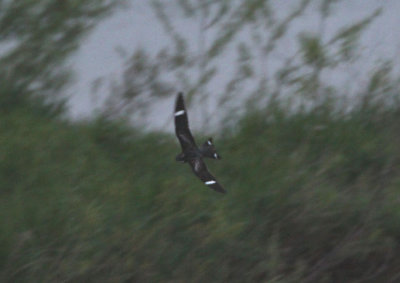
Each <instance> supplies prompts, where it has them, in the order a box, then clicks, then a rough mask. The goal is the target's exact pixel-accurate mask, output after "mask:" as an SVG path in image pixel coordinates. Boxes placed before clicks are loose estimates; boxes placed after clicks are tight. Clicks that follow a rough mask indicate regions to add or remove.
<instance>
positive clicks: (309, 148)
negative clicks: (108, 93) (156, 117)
mask: <svg viewBox="0 0 400 283" xmlns="http://www.w3.org/2000/svg"><path fill="white" fill-rule="evenodd" d="M14 2H15V3H14ZM50 2H52V1H36V2H33V1H25V2H23V1H22V2H19V4H17V2H16V1H1V2H0V3H1V5H2V8H5V7H6V8H7V7H8V9H10V10H8V11H11V12H12V11H14V13H15V12H16V11H19V12H21V13H22V11H25V12H26V15H25V14H24V13H25V12H24V13H22V14H23V15H24V17H22V18H20V19H19V20H17V19H16V21H15V28H13V29H8V31H7V29H5V28H4V25H2V24H1V23H2V22H4V21H5V20H4V19H5V18H6V17H3V16H4V15H6V13H5V12H4V11H6V10H7V9H5V10H4V9H1V10H0V11H1V12H0V13H3V14H2V15H0V34H1V36H2V37H1V38H4V39H5V38H13V39H15V40H17V41H16V42H17V43H16V45H15V46H14V47H15V48H11V49H10V50H9V51H8V52H6V53H5V55H4V54H3V56H2V58H0V70H1V72H2V73H4V74H7V76H6V77H2V79H1V80H2V81H1V84H0V98H1V101H0V106H1V108H2V111H0V148H1V149H2V150H1V152H0V281H1V282H207V281H210V282H398V281H399V280H400V268H399V266H400V258H399V256H398V254H399V253H400V224H399V223H400V206H399V202H400V198H399V194H400V159H399V157H398V156H400V149H399V146H398V144H399V142H400V107H399V106H400V102H399V99H398V94H399V89H400V85H399V80H398V78H396V76H394V74H393V71H392V66H391V64H390V63H389V62H382V64H381V65H380V66H378V67H377V68H376V69H375V70H373V71H372V72H371V73H370V77H368V78H366V79H365V80H366V81H367V82H368V83H367V84H366V85H365V86H363V87H360V89H359V93H358V96H357V97H354V98H353V100H352V103H351V104H350V105H349V104H347V103H348V100H346V99H344V98H340V97H339V96H337V94H340V93H342V92H341V90H340V89H339V90H338V89H333V88H332V87H328V86H326V85H325V84H324V81H323V80H322V79H321V74H322V72H323V71H324V70H326V69H329V68H335V66H338V65H340V64H342V63H343V64H347V63H348V62H350V61H352V60H354V58H355V57H356V55H355V53H354V52H356V51H357V49H356V48H355V47H354V46H356V43H357V41H356V39H357V37H358V33H359V32H361V31H362V30H363V28H364V27H366V26H367V25H368V23H369V22H370V21H371V20H372V19H373V18H374V17H376V16H377V15H378V11H377V12H376V13H374V14H373V15H371V16H370V17H368V18H367V19H364V20H362V21H361V22H359V23H357V24H356V25H354V26H351V27H347V28H344V29H342V30H341V31H340V32H339V33H338V34H337V35H335V36H334V37H333V38H331V39H329V40H324V39H323V38H321V37H319V36H312V35H310V34H302V35H300V36H299V38H298V39H299V46H300V47H299V52H298V54H297V55H298V57H296V59H293V60H292V61H287V62H286V63H287V64H285V69H280V71H279V72H277V75H276V76H272V77H270V76H268V75H265V76H260V74H257V72H256V69H254V68H253V67H251V66H250V65H248V64H247V63H248V62H249V60H250V58H253V57H252V55H251V54H252V52H251V50H250V49H248V45H243V43H241V44H239V46H238V50H240V54H241V56H240V59H239V60H238V63H239V65H238V66H239V68H238V73H237V74H236V75H237V76H236V77H235V78H236V80H237V81H232V82H229V83H228V85H227V89H226V91H227V93H229V91H230V90H231V91H238V90H240V89H241V87H240V82H241V81H242V79H243V80H244V79H246V80H247V78H250V77H252V78H254V79H255V80H256V81H257V82H259V83H257V84H255V85H257V89H256V90H253V92H250V93H252V94H251V96H250V98H249V100H248V103H247V104H246V105H247V107H243V108H244V114H243V115H241V116H240V117H237V118H236V121H237V122H236V123H234V124H233V125H231V126H229V127H228V126H226V127H222V128H220V131H219V132H220V134H219V136H218V138H217V139H215V143H216V146H217V149H218V151H219V153H220V154H221V155H222V156H223V159H222V160H221V161H210V162H208V165H209V167H210V169H211V171H212V172H213V173H215V175H216V176H217V177H218V180H219V181H220V182H221V183H222V184H223V185H224V187H225V188H226V189H227V190H228V194H227V195H220V194H217V193H215V192H213V191H211V190H209V189H207V188H206V187H205V186H204V185H203V184H202V183H201V182H200V181H198V180H197V178H196V177H195V176H194V175H193V174H192V172H191V170H190V168H189V167H188V166H186V165H185V166H182V165H181V164H178V163H176V162H175V155H176V153H178V152H179V150H180V149H179V145H178V143H177V141H176V139H175V137H174V136H173V135H172V134H170V133H161V132H150V133H149V132H144V131H142V130H141V129H139V127H134V126H132V125H131V124H130V123H129V122H128V119H127V117H122V118H120V117H119V116H118V115H108V114H110V112H107V111H106V112H105V113H104V114H103V115H99V116H98V117H97V118H94V119H92V120H90V121H81V122H74V123H73V122H69V121H67V120H63V119H59V115H58V114H59V113H63V112H62V110H63V109H62V107H60V104H59V103H58V102H57V101H56V102H54V99H55V98H56V97H57V95H56V94H58V93H59V92H60V91H61V90H62V89H63V88H64V87H65V86H66V82H67V81H68V80H64V76H60V77H58V76H56V77H53V76H50V77H47V76H46V75H47V74H51V75H57V74H61V73H63V72H64V71H66V70H67V69H65V67H66V66H65V65H64V63H65V60H66V58H67V55H68V54H70V52H71V51H72V50H73V49H74V48H75V47H76V46H75V44H78V43H79V38H80V35H81V33H78V34H75V33H73V34H75V35H76V36H77V37H73V38H74V40H73V42H74V43H71V44H73V46H74V48H71V49H70V47H68V46H63V47H65V48H66V49H68V50H66V51H65V52H64V51H62V52H61V54H58V55H57V52H55V50H56V49H57V48H58V47H57V46H58V45H57V44H59V43H57V42H55V45H52V44H50V43H51V42H52V41H49V40H50V39H48V38H46V36H51V34H52V33H51V32H49V33H43V34H42V35H41V36H43V37H44V38H42V39H39V38H37V40H38V41H37V46H39V47H40V48H38V49H37V50H36V51H35V52H39V53H35V52H34V54H37V56H32V53H31V52H33V51H32V50H34V48H35V45H36V44H32V45H31V44H30V41H29V40H28V39H29V38H33V35H34V34H36V33H35V32H36V31H38V30H37V29H36V28H34V29H33V30H31V31H27V30H26V34H25V33H24V32H25V30H24V29H26V28H28V27H34V26H35V25H33V26H31V25H28V24H27V23H26V22H24V21H23V20H24V19H29V18H30V17H32V23H36V22H37V23H39V22H40V19H41V18H42V16H43V14H41V13H39V14H37V15H36V14H35V13H38V12H40V11H44V10H42V9H45V7H47V8H49V7H50V6H48V5H50ZM239 2H240V3H241V4H242V5H239V6H237V7H236V8H235V6H234V5H232V6H229V5H228V4H227V3H228V1H211V2H205V3H219V5H220V6H219V9H217V11H218V13H217V14H215V15H214V17H211V16H212V15H211V14H210V15H209V16H207V17H206V19H209V18H208V17H211V19H213V20H212V21H210V23H209V24H210V25H217V26H218V23H219V21H220V20H227V19H230V18H232V19H235V20H234V21H233V22H230V21H227V22H226V23H230V24H232V25H233V26H229V25H228V26H224V25H222V27H224V28H221V32H224V33H222V34H221V36H220V37H219V38H220V39H219V41H218V42H217V43H215V44H212V45H210V46H211V47H212V48H211V49H209V50H208V51H207V54H208V55H207V56H208V57H209V58H211V59H212V58H214V56H218V55H219V54H221V52H222V51H224V49H223V48H225V46H228V45H225V43H226V42H228V41H229V42H233V41H230V40H231V38H233V35H234V33H235V29H234V28H235V27H236V28H237V29H240V28H243V26H242V25H239V24H238V23H237V22H236V19H238V18H235V17H233V15H236V14H237V13H240V14H239V15H241V18H240V19H246V20H249V22H252V21H255V19H269V20H270V22H268V23H269V25H267V27H269V28H272V30H273V32H272V33H269V32H267V33H266V34H271V38H270V39H268V40H267V41H265V42H264V41H259V43H260V45H258V47H259V48H261V49H260V50H265V51H266V52H267V53H266V54H265V56H267V57H268V56H270V55H268V54H269V53H268V52H271V51H270V50H272V49H273V48H274V44H275V43H276V42H275V41H274V40H277V39H279V38H280V36H281V35H282V33H284V32H285V30H286V28H288V26H285V23H287V25H289V24H290V22H291V21H292V19H294V18H295V17H297V16H298V15H300V14H301V12H302V11H303V9H305V8H306V7H307V5H308V4H309V1H300V2H299V3H300V4H301V5H300V6H299V7H298V8H297V9H295V10H294V11H293V12H291V13H290V15H289V17H288V18H287V19H285V20H284V21H283V22H279V21H275V20H274V17H273V16H271V15H272V14H271V15H270V13H272V10H271V9H268V8H269V6H267V5H266V3H269V2H268V1H246V2H241V1H238V2H235V3H236V4H237V3H239ZM334 2H337V1H321V3H322V4H323V5H321V11H320V12H321V15H323V17H322V18H323V19H324V17H327V15H328V14H329V12H330V8H331V6H330V5H331V4H332V3H334ZM21 3H22V4H21ZM23 3H25V5H26V6H24V5H23ZM36 3H40V5H39V4H37V5H38V6H35V5H36ZM63 3H64V2H63ZM67 3H70V4H67ZM71 3H73V4H71ZM79 3H82V4H79ZM79 3H78V2H76V1H67V2H66V3H64V4H63V5H67V6H68V5H72V6H71V7H70V9H72V10H70V9H69V8H68V9H67V8H66V7H64V8H66V9H65V12H66V13H68V11H75V12H76V11H81V12H82V14H79V13H78V14H74V13H71V14H69V16H67V15H64V16H65V17H66V18H62V19H63V20H60V23H59V24H60V30H61V31H64V29H63V28H61V26H63V25H64V24H65V22H69V20H71V21H72V23H74V19H76V18H74V17H73V16H72V15H73V14H74V15H75V16H77V17H78V18H79V15H82V17H84V16H85V15H86V16H88V17H89V18H90V19H92V20H95V19H99V18H98V16H100V15H105V14H104V13H106V12H109V11H111V10H108V9H111V8H112V7H111V6H108V4H107V3H108V2H106V1H94V0H93V1H80V2H79ZM89 3H91V4H90V5H89ZM110 3H111V2H110ZM153 3H154V7H155V9H156V10H157V11H159V14H158V15H159V17H160V18H161V19H163V17H164V16H163V11H164V10H163V9H162V5H161V2H157V1H154V2H153ZM176 3H178V4H179V5H180V7H183V8H184V10H185V11H186V13H187V15H188V16H190V15H193V13H195V12H196V11H197V10H196V9H193V7H192V6H191V5H190V4H191V3H192V2H191V1H177V2H176ZM86 4H87V5H89V6H85V5H86ZM13 5H22V6H21V7H17V6H15V7H17V8H18V9H16V8H15V7H14V8H13V9H11V8H12V7H13ZM80 5H82V6H80ZM160 5H161V6H160ZM246 5H247V6H246ZM68 7H69V6H68ZM85 7H86V8H85ZM99 7H100V8H99ZM75 8H76V9H77V10H75ZM89 8H90V9H89ZM239 8H241V9H239ZM243 8H246V9H243ZM261 8H262V9H261ZM15 9H16V10H15ZM29 9H31V10H29ZM80 9H82V10H80ZM86 9H89V10H86ZM91 9H93V10H91ZM210 10H212V9H211V8H210ZM84 11H86V12H84ZM200 11H203V10H200ZM204 11H207V10H204ZM204 11H203V12H204ZM204 13H205V12H204ZM232 13H233V14H232ZM259 13H261V14H259ZM17 14H18V13H17ZM22 14H21V15H22ZM11 15H15V14H11ZM35 15H36V18H35V17H34V16H35ZM38 15H39V16H38ZM205 15H207V14H205ZM92 16H93V18H91V17H92ZM11 19H14V17H11ZM33 19H36V20H33ZM57 19H61V18H59V17H54V18H53V19H52V20H57ZM67 19H68V20H67ZM166 19H168V17H166ZM50 20H51V19H48V21H50ZM237 21H239V20H237ZM56 22H57V21H56ZM78 22H79V21H78ZM9 23H11V22H9ZM18 23H21V25H20V26H19V28H17V27H18V25H17V24H18ZM30 23H31V22H30ZM82 23H83V25H84V26H85V27H88V26H86V24H87V23H90V21H89V22H87V21H86V20H83V19H82ZM165 23H166V26H167V27H168V25H167V24H169V22H165ZM71 25H72V26H73V24H71ZM77 25H78V26H79V24H77ZM9 26H11V25H10V24H9ZM39 26H40V25H39ZM44 26H46V25H44ZM255 26H256V25H255ZM255 26H253V27H255ZM218 27H219V26H218ZM81 28H82V27H81ZM170 30H171V31H173V29H172V28H171V29H170ZM254 30H255V29H254ZM6 31H7V32H6ZM11 31H12V32H11ZM61 31H60V32H61ZM13 33H14V35H13V36H11V34H13ZM39 34H40V32H39V31H38V34H37V35H38V36H39ZM61 34H63V33H62V32H61ZM171 34H172V35H174V36H178V35H177V34H176V33H173V32H172V33H171ZM322 34H323V33H322ZM322 34H320V35H322ZM78 35H79V36H78ZM25 37H26V40H27V41H24V40H25ZM39 37H40V36H39ZM55 37H56V38H63V36H55ZM1 38H0V39H1ZM254 38H255V39H257V38H258V39H257V40H259V39H262V37H261V38H260V37H258V36H257V35H255V37H254ZM41 40H43V41H41ZM75 40H76V41H75ZM18 42H19V43H18ZM176 42H181V43H182V42H184V41H179V40H178V41H176ZM262 42H264V43H262ZM274 42H275V43H274ZM42 43H43V44H42ZM44 43H46V44H44ZM339 43H340V44H339ZM24 44H25V45H26V46H24ZM226 44H228V43H226ZM330 44H339V46H341V48H338V49H330V47H329V46H331V45H330ZM61 45H62V44H61ZM37 46H36V47H37ZM177 46H178V47H179V46H180V47H179V48H181V47H182V46H184V45H177ZM23 47H25V48H26V50H28V51H27V52H28V53H25V51H23V50H25V49H23ZM21 48H22V49H21ZM30 48H33V49H32V50H31V49H30ZM53 48H54V49H53ZM60 48H61V47H60ZM179 48H178V49H177V50H180V49H179ZM334 50H336V51H337V50H339V51H340V52H339V53H335V52H333V51H334ZM138 52H139V51H138ZM138 52H136V53H135V54H136V55H135V56H136V57H132V58H133V59H132V61H130V62H128V65H129V64H130V63H132V64H133V63H134V64H133V65H132V66H131V67H132V68H133V69H131V70H133V72H134V73H136V74H138V76H137V79H138V81H130V80H129V76H128V75H127V74H125V75H126V76H125V77H124V80H125V83H129V84H130V85H129V87H130V90H131V91H136V92H134V93H133V94H132V96H131V97H136V98H137V97H140V96H141V95H143V94H146V93H147V94H148V91H149V89H150V90H152V91H155V90H158V91H161V90H164V91H165V94H168V93H169V92H170V91H171V92H172V90H171V89H169V85H168V83H165V84H163V83H162V82H161V83H160V81H158V80H157V78H158V75H160V74H161V73H162V72H161V71H160V70H161V69H159V68H167V67H166V66H167V65H163V64H160V65H159V66H158V69H157V68H156V67H155V64H154V63H155V62H156V61H152V60H150V59H151V58H147V59H146V56H142V55H140V54H139V53H140V52H144V51H140V52H139V53H138ZM29 54H30V55H29ZM52 54H53V55H54V56H55V57H52V56H53V55H52ZM138 54H139V55H138ZM142 54H143V53H142ZM177 54H178V53H177ZM181 54H182V55H185V54H184V53H181ZM186 55H187V56H186ZM186 55H185V56H182V57H179V58H178V57H174V58H175V59H176V61H173V62H175V63H177V64H178V63H179V64H181V63H182V62H186V63H185V64H189V63H188V62H189V61H186V60H189V59H188V58H192V57H191V56H190V54H189V53H188V54H186ZM48 56H49V57H48ZM58 56H61V57H58ZM11 58H19V59H18V60H15V61H14V60H11ZM40 58H43V60H44V61H43V62H42V61H40V60H41V59H40ZM45 58H47V59H45ZM54 58H55V59H54ZM160 58H161V57H160ZM164 58H167V59H168V58H170V57H168V56H166V57H164ZM215 58H216V57H215ZM53 59H54V61H53ZM35 60H39V61H37V62H36V61H35ZM296 60H299V61H296ZM167 61H168V60H167ZM19 62H20V63H21V64H22V65H20V66H28V67H29V66H30V67H32V68H33V69H31V70H32V71H31V72H29V70H30V69H29V68H28V69H25V68H22V67H21V68H19V67H17V66H19V65H18V64H19ZM170 62H172V61H170ZM200 62H204V59H203V61H201V60H200ZM292 63H293V64H292ZM192 64H193V66H199V65H198V64H199V61H196V60H194V61H192ZM212 64H213V63H212ZM41 66H43V68H41ZM173 66H174V65H172V67H173ZM180 66H181V67H180V69H179V70H178V71H179V72H180V74H184V70H189V71H188V72H189V73H190V67H191V66H192V65H190V64H189V65H185V66H182V65H180ZM207 66H208V65H207V64H205V65H202V68H203V69H201V70H203V71H204V70H208V69H207V68H208V67H207ZM53 68H54V69H53ZM58 68H59V69H58ZM185 68H186V69H185ZM172 69H173V68H172ZM57 70H60V73H58V71H57ZM61 70H62V72H61ZM203 71H201V72H200V73H201V74H207V76H201V77H200V78H201V79H200V80H199V81H198V82H202V83H205V84H207V82H208V79H207V78H208V75H209V76H210V77H212V74H213V72H212V71H210V72H207V71H205V72H204V73H202V72H203ZM26 72H27V73H26ZM179 72H178V75H179ZM189 73H188V74H189ZM24 74H27V75H28V76H27V77H26V76H25V75H24ZM152 77H153V78H154V80H151V79H149V78H152ZM178 77H179V76H178ZM273 79H276V80H277V84H276V85H272V89H270V88H267V87H266V86H267V85H268V86H269V85H270V82H269V81H271V80H273ZM140 80H141V81H140ZM188 82H189V81H188ZM196 85H197V87H198V88H196ZM188 86H193V84H191V83H190V84H188ZM285 88H288V89H289V90H290V91H293V92H294V93H295V94H299V97H300V98H301V99H300V100H301V101H304V102H313V107H305V105H306V104H302V103H299V101H298V100H296V101H294V102H293V101H292V103H293V104H291V103H289V102H290V101H291V100H285V101H284V102H285V103H283V100H279V99H280V98H282V96H283V95H284V94H285V91H284V89H285ZM139 90H140V91H139ZM196 91H199V92H198V93H199V97H200V98H201V97H204V95H205V94H204V93H206V90H205V89H203V90H202V89H201V84H196V83H195V84H194V88H190V87H189V98H190V96H194V93H195V92H196ZM196 93H197V92H196ZM196 95H197V94H196ZM202 95H203V96H202ZM38 97H41V99H39V98H38ZM116 97H117V98H118V93H117V95H116ZM22 98H23V99H22ZM120 98H121V97H120ZM275 98H279V99H275ZM232 99H233V98H232ZM49 100H50V101H49ZM122 101H124V100H122ZM143 101H145V100H140V99H139V102H140V103H142V102H143ZM221 101H222V100H221ZM125 102H126V101H125ZM136 102H137V101H136ZM136 102H134V103H136ZM261 102H262V103H261ZM122 104H123V103H122ZM296 105H297V107H295V106H296ZM199 107H200V106H199ZM224 107H227V106H224ZM127 108H129V105H128V106H127ZM54 109H58V110H57V111H54ZM225 109H228V108H225ZM108 110H110V109H108ZM114 110H116V109H114ZM171 111H172V108H171ZM227 111H228V110H227ZM111 113H113V112H111ZM116 113H118V111H117V112H116ZM49 114H51V115H49ZM124 114H129V111H127V112H126V113H124ZM56 118H57V119H56ZM111 118H114V119H111ZM196 138H197V140H198V142H199V143H200V142H201V141H202V140H204V139H205V137H198V136H197V137H196Z"/></svg>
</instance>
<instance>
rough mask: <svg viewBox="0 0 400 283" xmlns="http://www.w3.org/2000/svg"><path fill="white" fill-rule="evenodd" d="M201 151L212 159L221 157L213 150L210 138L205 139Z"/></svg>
mask: <svg viewBox="0 0 400 283" xmlns="http://www.w3.org/2000/svg"><path fill="white" fill-rule="evenodd" d="M200 151H201V153H202V154H203V156H204V157H209V158H213V159H221V156H220V155H219V154H218V153H217V151H216V150H215V147H214V144H213V142H212V138H209V139H208V140H206V142H205V143H203V145H202V146H201V148H200Z"/></svg>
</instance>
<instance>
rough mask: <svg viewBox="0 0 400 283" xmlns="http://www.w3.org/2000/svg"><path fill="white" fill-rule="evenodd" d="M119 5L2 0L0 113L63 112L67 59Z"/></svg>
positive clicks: (89, 0)
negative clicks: (18, 109)
mask: <svg viewBox="0 0 400 283" xmlns="http://www.w3.org/2000/svg"><path fill="white" fill-rule="evenodd" d="M120 3H121V0H117V1H114V0H82V1H61V0H57V1H49V0H35V1H31V0H25V1H8V0H0V86H1V91H2V95H1V97H0V111H6V110H10V109H14V108H16V107H21V106H23V105H25V106H26V107H30V108H32V107H35V108H36V110H37V111H40V112H43V113H44V112H46V113H47V114H48V115H52V116H55V115H59V114H61V113H62V112H63V109H64V101H65V93H64V90H65V88H66V86H67V85H68V82H70V81H71V79H72V78H73V76H72V73H71V71H70V69H69V66H68V61H67V59H68V55H71V54H72V52H73V51H75V50H76V49H77V48H78V47H79V43H80V40H81V39H82V37H83V36H84V35H85V34H87V32H88V31H90V30H91V29H92V28H93V27H94V26H95V24H96V23H97V22H98V21H99V20H100V19H102V18H104V16H106V15H109V14H110V13H111V12H112V11H113V9H114V8H115V7H117V6H118V5H119V4H120Z"/></svg>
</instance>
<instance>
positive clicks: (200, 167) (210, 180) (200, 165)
mask: <svg viewBox="0 0 400 283" xmlns="http://www.w3.org/2000/svg"><path fill="white" fill-rule="evenodd" d="M189 164H190V166H191V167H192V170H193V172H194V173H195V174H196V175H197V177H199V178H200V180H201V181H202V182H203V183H204V184H205V185H206V186H208V187H210V188H211V189H213V190H215V191H217V192H219V193H226V191H225V189H224V188H223V187H222V186H221V185H220V184H219V183H218V181H217V180H216V179H215V177H214V176H213V175H211V173H210V172H208V169H207V166H206V164H205V163H204V161H203V160H202V159H201V158H200V157H199V158H193V159H190V160H189Z"/></svg>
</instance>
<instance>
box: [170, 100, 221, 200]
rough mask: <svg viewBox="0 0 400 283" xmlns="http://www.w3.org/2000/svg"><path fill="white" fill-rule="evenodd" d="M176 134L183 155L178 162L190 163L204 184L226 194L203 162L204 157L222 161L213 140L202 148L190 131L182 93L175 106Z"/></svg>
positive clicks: (178, 158) (178, 156) (177, 158)
mask: <svg viewBox="0 0 400 283" xmlns="http://www.w3.org/2000/svg"><path fill="white" fill-rule="evenodd" d="M174 116H175V133H176V136H177V138H178V140H179V142H180V144H181V147H182V153H180V154H178V155H177V156H176V161H180V162H183V163H189V165H190V166H191V167H192V170H193V172H194V173H195V174H196V175H197V177H199V178H200V180H201V181H203V182H204V184H205V185H207V186H208V187H210V188H212V189H214V190H215V191H217V192H220V193H225V192H226V191H225V190H224V189H223V188H222V186H221V185H220V184H219V183H218V182H217V181H216V179H215V177H214V176H212V175H211V174H210V172H208V169H207V166H206V164H205V163H204V161H203V157H208V158H213V159H221V157H220V155H219V154H218V153H217V151H216V150H215V147H214V145H213V143H212V139H211V138H209V139H208V140H207V141H206V142H205V143H204V144H203V145H202V146H201V147H200V148H199V147H198V146H197V145H196V142H195V140H194V138H193V136H192V133H191V132H190V129H189V120H188V117H187V112H186V108H185V104H184V100H183V95H182V93H179V94H178V96H177V99H176V104H175V112H174Z"/></svg>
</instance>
